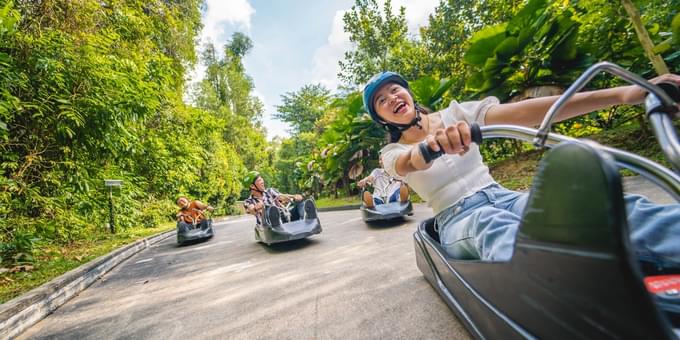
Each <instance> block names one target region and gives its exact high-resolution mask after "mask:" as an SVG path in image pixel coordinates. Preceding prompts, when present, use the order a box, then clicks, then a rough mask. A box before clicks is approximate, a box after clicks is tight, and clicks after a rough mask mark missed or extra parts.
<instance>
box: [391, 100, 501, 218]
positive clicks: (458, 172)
mask: <svg viewBox="0 0 680 340" xmlns="http://www.w3.org/2000/svg"><path fill="white" fill-rule="evenodd" d="M498 103H499V101H498V99H497V98H495V97H487V98H485V99H483V100H481V101H472V102H463V103H458V102H457V101H455V100H453V101H451V104H450V105H449V107H448V108H446V109H444V110H443V111H441V113H440V114H441V118H442V122H443V123H444V126H450V125H452V124H455V122H457V121H461V120H463V121H466V122H468V123H472V122H477V123H478V124H479V125H480V126H482V125H484V118H485V117H486V112H487V111H488V110H489V108H490V107H491V106H493V105H496V104H498ZM415 146H416V144H402V143H390V144H388V145H386V146H385V147H384V148H383V149H382V151H381V154H382V157H383V166H384V168H385V170H386V171H387V172H388V173H389V174H390V175H391V176H392V177H394V178H397V179H400V180H402V181H404V182H406V183H407V184H408V185H409V186H410V187H411V188H413V190H415V192H417V193H418V195H419V196H420V197H422V198H423V199H424V200H425V201H427V204H428V206H430V207H431V208H432V210H433V212H434V214H435V215H436V214H438V213H440V212H441V211H443V210H444V209H446V208H448V207H450V206H452V205H454V204H456V203H457V202H458V201H460V200H461V199H463V198H465V197H468V196H470V195H472V194H474V193H476V192H477V191H479V190H480V189H482V188H484V187H486V186H489V185H491V184H494V183H496V182H495V181H494V179H493V178H492V177H491V175H490V174H489V168H488V167H487V166H486V165H484V163H483V162H482V155H481V154H480V153H479V147H478V146H477V145H476V144H472V145H470V150H469V151H468V152H467V153H465V154H464V155H463V156H459V155H448V154H444V155H443V156H441V157H439V158H437V159H436V160H434V163H432V166H431V167H430V168H429V169H427V170H422V171H414V172H410V173H408V174H407V175H406V176H399V175H398V174H397V171H396V170H395V165H396V162H397V158H398V157H399V156H400V155H401V154H403V153H404V152H408V151H409V150H410V149H411V148H413V147H415Z"/></svg>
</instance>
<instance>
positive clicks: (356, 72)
mask: <svg viewBox="0 0 680 340" xmlns="http://www.w3.org/2000/svg"><path fill="white" fill-rule="evenodd" d="M343 22H344V24H345V26H344V28H345V32H347V33H349V40H350V41H351V42H352V43H354V44H355V45H356V49H354V50H352V51H347V52H345V60H344V61H341V62H340V69H341V71H340V74H339V76H340V78H341V79H342V80H344V81H345V82H346V83H348V84H363V83H365V82H366V81H368V79H369V78H370V77H371V76H373V75H374V74H376V73H378V72H381V71H388V70H390V71H397V72H401V73H404V72H403V70H402V69H400V68H398V67H397V66H396V65H397V64H399V62H400V59H401V58H400V57H399V56H398V54H397V53H395V52H396V51H397V50H398V49H399V48H400V47H401V46H403V45H407V44H410V42H409V40H408V38H407V35H406V34H407V31H408V27H407V25H406V14H405V9H404V8H403V7H401V8H400V9H399V11H398V13H397V14H395V13H393V11H392V3H391V1H390V0H387V1H385V3H384V6H383V8H382V11H381V9H380V6H379V5H378V3H377V1H376V0H356V2H355V4H354V6H352V9H351V10H350V11H348V12H346V13H345V14H344V16H343ZM407 76H408V75H407Z"/></svg>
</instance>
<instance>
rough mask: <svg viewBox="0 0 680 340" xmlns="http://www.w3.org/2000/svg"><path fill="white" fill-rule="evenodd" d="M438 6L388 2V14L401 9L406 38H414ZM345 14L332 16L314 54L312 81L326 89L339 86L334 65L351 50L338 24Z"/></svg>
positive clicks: (428, 1)
mask: <svg viewBox="0 0 680 340" xmlns="http://www.w3.org/2000/svg"><path fill="white" fill-rule="evenodd" d="M438 4H439V0H392V10H393V11H395V12H396V11H397V10H398V9H399V8H400V7H402V6H403V7H404V8H406V21H407V22H408V30H409V34H411V35H412V36H417V35H418V32H419V29H420V27H421V26H425V25H427V22H428V17H429V15H430V14H431V13H433V12H434V9H435V7H436V6H437V5H438ZM381 8H382V3H381ZM349 10H350V9H346V10H341V11H337V12H336V13H335V17H334V18H333V23H332V26H331V33H330V34H329V35H328V40H327V42H326V44H325V45H323V46H321V47H319V48H317V49H316V51H315V52H314V59H313V67H312V80H313V81H314V82H318V83H321V84H323V85H325V86H326V87H328V88H330V89H335V88H337V86H338V85H340V79H338V77H337V74H338V72H340V66H339V65H338V62H339V61H340V60H342V59H343V58H344V53H345V51H348V50H349V49H351V48H352V47H353V46H352V43H351V42H350V41H349V34H348V33H346V32H345V31H344V23H343V21H342V16H343V15H344V14H345V12H347V11H349Z"/></svg>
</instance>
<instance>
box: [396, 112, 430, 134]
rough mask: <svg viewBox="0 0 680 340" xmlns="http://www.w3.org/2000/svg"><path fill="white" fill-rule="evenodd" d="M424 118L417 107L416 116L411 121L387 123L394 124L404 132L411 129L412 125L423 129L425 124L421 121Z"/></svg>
mask: <svg viewBox="0 0 680 340" xmlns="http://www.w3.org/2000/svg"><path fill="white" fill-rule="evenodd" d="M421 120H422V117H420V110H419V109H416V116H415V117H413V119H412V120H411V122H410V123H408V124H397V123H387V125H391V126H394V127H395V128H397V130H399V132H404V131H406V130H408V129H410V128H411V127H412V126H417V127H418V128H419V129H421V130H422V129H423V126H422V125H420V121H421Z"/></svg>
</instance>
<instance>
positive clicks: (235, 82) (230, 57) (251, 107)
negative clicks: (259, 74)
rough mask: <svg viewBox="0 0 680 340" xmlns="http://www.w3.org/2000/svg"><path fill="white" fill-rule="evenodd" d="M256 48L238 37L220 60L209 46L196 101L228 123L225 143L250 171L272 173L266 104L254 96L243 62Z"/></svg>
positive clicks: (205, 51)
mask: <svg viewBox="0 0 680 340" xmlns="http://www.w3.org/2000/svg"><path fill="white" fill-rule="evenodd" d="M251 47H252V42H251V40H250V38H248V37H247V36H246V35H244V34H243V33H239V32H237V33H234V34H233V35H232V38H231V40H230V41H229V42H228V43H227V44H226V45H225V46H224V51H225V53H224V56H223V57H220V56H219V55H218V54H217V52H216V50H215V48H214V46H213V45H212V44H208V45H206V46H205V49H204V50H203V53H202V61H203V63H204V64H205V66H206V75H205V78H204V79H203V80H202V81H201V82H200V83H199V84H198V86H197V87H195V88H194V93H193V101H194V103H195V104H196V106H198V107H199V108H202V109H204V110H206V111H209V112H211V113H212V114H214V115H216V116H217V117H218V118H221V119H224V121H225V122H228V125H225V126H223V127H222V136H223V140H224V142H226V143H228V144H230V145H233V146H234V148H235V150H236V151H237V153H238V154H239V155H240V157H241V159H242V160H243V164H244V165H245V167H246V168H248V169H258V170H260V171H263V172H271V171H272V170H271V164H270V162H268V161H267V160H268V159H269V158H270V155H269V152H270V151H269V150H270V149H269V148H268V144H267V140H266V137H265V129H264V127H263V126H262V122H261V117H262V110H263V106H262V102H261V101H260V100H259V98H257V97H256V96H255V95H254V94H253V90H254V88H255V86H254V84H253V81H252V79H251V78H250V77H249V76H248V75H247V74H246V73H245V68H244V67H243V62H242V58H243V57H244V56H245V55H246V54H247V52H248V51H249V50H250V48H251Z"/></svg>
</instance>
